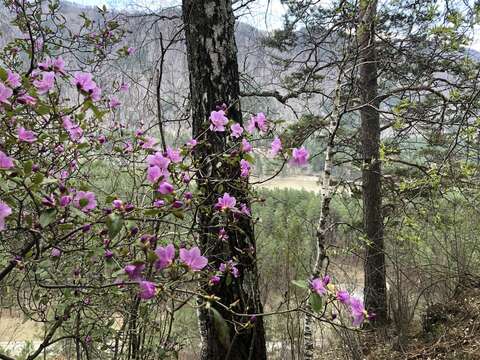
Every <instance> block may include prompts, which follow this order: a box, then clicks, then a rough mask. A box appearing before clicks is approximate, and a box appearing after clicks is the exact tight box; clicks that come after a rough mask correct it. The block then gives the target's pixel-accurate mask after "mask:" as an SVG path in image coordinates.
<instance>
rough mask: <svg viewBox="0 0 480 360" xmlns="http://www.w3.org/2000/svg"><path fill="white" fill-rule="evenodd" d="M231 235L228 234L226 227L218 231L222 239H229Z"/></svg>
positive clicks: (219, 237)
mask: <svg viewBox="0 0 480 360" xmlns="http://www.w3.org/2000/svg"><path fill="white" fill-rule="evenodd" d="M229 238H230V237H229V236H228V234H227V231H226V230H225V228H221V229H220V231H219V232H218V239H219V240H221V241H227V240H228V239H229Z"/></svg>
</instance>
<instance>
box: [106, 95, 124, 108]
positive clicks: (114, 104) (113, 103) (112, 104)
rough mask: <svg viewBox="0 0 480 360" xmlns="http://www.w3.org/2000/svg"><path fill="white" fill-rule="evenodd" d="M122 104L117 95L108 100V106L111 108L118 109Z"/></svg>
mask: <svg viewBox="0 0 480 360" xmlns="http://www.w3.org/2000/svg"><path fill="white" fill-rule="evenodd" d="M120 105H122V103H121V102H120V101H119V100H118V99H117V98H116V97H115V96H111V97H110V99H109V101H108V107H109V108H110V109H116V108H118V107H119V106H120Z"/></svg>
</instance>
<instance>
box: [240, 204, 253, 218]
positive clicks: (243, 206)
mask: <svg viewBox="0 0 480 360" xmlns="http://www.w3.org/2000/svg"><path fill="white" fill-rule="evenodd" d="M240 212H241V213H242V214H243V215H245V216H252V212H251V211H250V209H249V207H248V206H247V205H246V204H243V203H242V204H240Z"/></svg>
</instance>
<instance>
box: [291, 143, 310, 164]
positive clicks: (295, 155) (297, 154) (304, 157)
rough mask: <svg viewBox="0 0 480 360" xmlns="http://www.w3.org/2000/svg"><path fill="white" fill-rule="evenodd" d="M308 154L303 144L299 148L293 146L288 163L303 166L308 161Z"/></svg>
mask: <svg viewBox="0 0 480 360" xmlns="http://www.w3.org/2000/svg"><path fill="white" fill-rule="evenodd" d="M309 156H310V154H309V153H308V150H307V149H305V147H304V146H302V147H301V148H300V149H297V148H294V149H293V151H292V158H291V159H290V165H293V166H304V165H306V164H307V163H308V157H309Z"/></svg>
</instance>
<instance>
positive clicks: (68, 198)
mask: <svg viewBox="0 0 480 360" xmlns="http://www.w3.org/2000/svg"><path fill="white" fill-rule="evenodd" d="M71 202H72V197H71V196H70V195H64V196H62V197H61V198H60V206H61V207H66V206H68V204H70V203H71Z"/></svg>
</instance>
